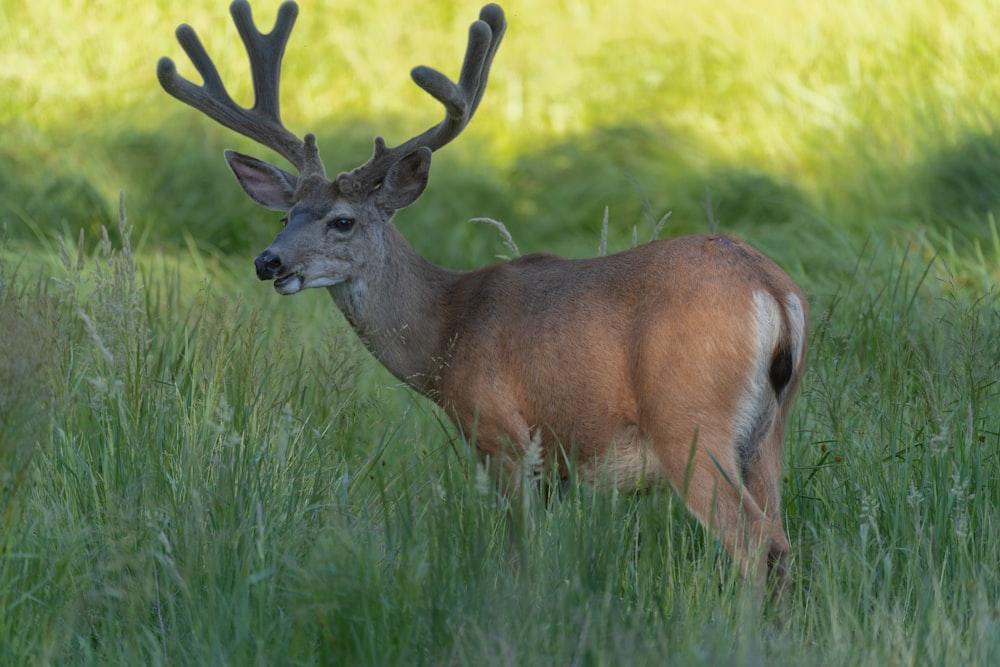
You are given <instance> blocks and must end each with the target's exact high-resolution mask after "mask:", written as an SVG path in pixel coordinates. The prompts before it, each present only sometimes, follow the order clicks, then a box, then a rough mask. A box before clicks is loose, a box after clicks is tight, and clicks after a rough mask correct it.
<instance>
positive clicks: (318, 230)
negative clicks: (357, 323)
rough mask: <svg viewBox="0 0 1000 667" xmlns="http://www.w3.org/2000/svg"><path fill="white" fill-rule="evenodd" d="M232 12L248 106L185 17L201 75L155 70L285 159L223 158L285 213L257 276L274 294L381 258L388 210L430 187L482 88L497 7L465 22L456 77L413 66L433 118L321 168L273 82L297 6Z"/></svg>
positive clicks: (164, 62) (310, 138) (177, 90)
mask: <svg viewBox="0 0 1000 667" xmlns="http://www.w3.org/2000/svg"><path fill="white" fill-rule="evenodd" d="M230 13H231V14H232V16H233V21H234V23H235V24H236V28H237V30H238V31H239V34H240V37H241V38H242V40H243V43H244V45H245V46H246V50H247V54H248V55H249V57H250V69H251V74H252V77H253V87H254V105H253V107H251V108H249V109H248V108H245V107H242V106H240V105H238V104H237V103H236V102H235V101H234V100H233V99H232V97H230V95H229V93H228V92H227V91H226V88H225V85H224V84H223V83H222V80H221V78H220V77H219V73H218V70H217V69H216V67H215V65H214V64H213V63H212V60H211V58H209V56H208V54H207V53H206V51H205V49H204V47H203V46H202V44H201V41H200V40H199V39H198V36H197V34H196V33H195V31H194V29H193V28H191V27H190V26H188V25H182V26H180V27H179V28H178V29H177V39H178V41H179V42H180V44H181V46H182V47H183V48H184V50H185V51H186V52H187V54H188V56H189V57H190V58H191V62H192V63H193V64H194V66H195V68H196V69H197V70H198V72H199V73H200V74H201V76H202V79H203V84H202V85H201V86H198V85H196V84H194V83H192V82H191V81H188V80H187V79H184V78H183V77H181V76H180V75H179V74H178V73H177V69H176V67H175V66H174V63H173V61H172V60H170V59H169V58H162V59H161V60H160V62H159V64H158V67H157V76H158V78H159V80H160V84H161V85H162V86H163V88H164V89H165V90H166V91H167V92H168V93H170V94H171V95H173V96H174V97H176V98H177V99H179V100H180V101H182V102H184V103H186V104H188V105H190V106H192V107H194V108H195V109H198V110H199V111H202V112H203V113H205V114H206V115H208V116H209V117H211V118H212V119H214V120H216V121H217V122H219V123H221V124H222V125H224V126H225V127H228V128H230V129H232V130H235V131H236V132H239V133H240V134H243V135H244V136H247V137H250V138H251V139H253V140H255V141H257V142H258V143H260V144H262V145H264V146H266V147H268V148H271V149H272V150H274V151H276V152H277V153H278V154H279V155H281V156H282V157H284V158H285V159H286V160H288V161H289V162H290V163H291V164H292V166H294V167H295V169H296V170H297V171H298V175H295V174H293V173H290V172H288V171H285V170H284V169H281V168H279V167H277V166H275V165H272V164H270V163H267V162H264V161H262V160H258V159H256V158H253V157H250V156H248V155H243V154H241V153H237V152H235V151H228V150H227V151H226V160H227V162H228V163H229V166H230V168H231V169H232V170H233V173H234V174H235V175H236V178H237V180H238V181H239V183H240V185H241V186H242V188H243V190H244V191H245V192H246V193H247V195H249V196H250V198H251V199H253V200H254V201H255V202H257V203H258V204H260V205H262V206H265V207H267V208H270V209H273V210H276V211H282V212H284V213H285V217H284V219H283V220H284V222H285V227H284V229H283V230H282V231H281V232H280V233H279V234H278V235H277V237H276V238H275V239H274V241H272V243H271V245H270V246H268V248H267V249H265V250H264V251H263V252H262V253H260V255H258V256H257V258H256V260H255V261H254V265H255V267H256V270H257V276H258V277H259V278H260V279H261V280H274V288H275V289H276V290H277V291H278V292H279V293H281V294H295V293H296V292H299V291H301V290H303V289H306V288H309V287H334V286H337V285H341V284H345V283H349V282H351V281H352V280H354V279H355V278H356V277H357V274H358V272H359V271H363V270H364V269H365V267H366V265H368V264H371V263H375V264H376V265H377V264H378V263H379V262H378V261H377V259H375V258H377V257H380V256H384V255H385V253H386V252H387V251H388V249H389V248H390V245H391V244H390V243H389V242H387V240H386V239H387V234H392V233H393V232H392V231H391V230H390V229H388V223H389V221H390V220H391V219H392V216H393V214H394V213H395V212H396V211H397V210H399V209H401V208H403V207H405V206H408V205H410V204H412V203H413V202H414V201H415V200H416V199H417V198H418V197H419V196H420V195H421V194H422V193H423V191H424V188H425V187H426V186H427V178H428V173H429V171H430V164H431V154H432V152H433V151H435V150H437V149H439V148H441V147H442V146H444V145H446V144H447V143H449V142H450V141H451V140H452V139H454V138H455V137H457V136H458V135H459V134H460V133H461V132H462V130H463V129H465V126H466V125H467V124H468V123H469V121H470V120H471V119H472V116H473V114H475V112H476V108H477V107H478V106H479V102H480V100H481V99H482V96H483V92H484V91H485V90H486V83H487V78H488V75H489V69H490V65H491V63H492V61H493V57H494V55H495V54H496V50H497V47H498V46H499V45H500V40H501V39H502V38H503V34H504V31H505V29H506V20H505V18H504V13H503V10H502V9H501V8H500V7H499V6H497V5H494V4H491V5H486V6H485V7H483V9H482V11H481V12H480V15H479V20H478V21H476V22H474V23H473V24H472V26H471V27H470V28H469V43H468V48H467V49H466V53H465V60H464V62H463V63H462V69H461V73H460V75H459V78H458V82H457V83H455V82H453V81H451V80H450V79H449V78H448V77H446V76H445V75H443V74H441V73H440V72H438V71H437V70H434V69H431V68H429V67H416V68H414V69H413V71H412V72H411V76H412V78H413V81H414V82H415V83H416V84H417V85H418V86H420V87H421V88H422V89H423V90H425V91H427V92H428V93H429V94H430V95H431V97H433V98H434V99H436V100H438V101H439V102H440V103H441V104H442V105H444V108H445V117H444V120H442V121H441V122H440V123H439V124H438V125H435V126H434V127H431V128H429V129H427V130H426V131H425V132H423V133H421V134H419V135H417V136H414V137H412V138H411V139H409V140H408V141H406V142H404V143H402V144H400V145H398V146H396V147H393V148H389V147H388V146H387V145H386V143H385V141H384V140H383V139H382V137H377V138H376V139H375V149H374V153H373V154H372V157H371V158H370V159H369V160H368V161H367V162H365V163H364V164H363V165H361V166H359V167H357V168H355V169H353V170H351V171H349V172H344V173H341V174H339V175H338V176H337V177H336V178H334V179H332V180H331V179H328V178H327V177H326V169H325V168H324V166H323V162H322V160H321V159H320V156H319V149H318V148H317V146H316V137H315V136H314V135H313V134H306V135H305V137H304V138H302V139H300V138H298V137H297V136H295V135H294V134H292V133H291V132H290V131H289V130H288V129H287V128H286V127H285V126H284V124H283V123H282V121H281V114H280V111H279V109H280V106H279V97H278V88H279V81H280V76H281V60H282V56H283V55H284V51H285V45H286V44H287V42H288V37H289V35H290V34H291V31H292V27H293V25H294V23H295V18H296V16H297V15H298V6H297V5H296V4H295V3H294V2H285V3H284V4H282V5H281V7H280V8H279V10H278V18H277V21H276V22H275V25H274V29H273V30H272V31H271V32H270V33H268V34H262V33H261V32H260V31H258V30H257V27H256V25H255V24H254V21H253V16H252V14H251V11H250V5H249V3H248V2H246V0H236V1H235V2H233V3H232V5H231V6H230Z"/></svg>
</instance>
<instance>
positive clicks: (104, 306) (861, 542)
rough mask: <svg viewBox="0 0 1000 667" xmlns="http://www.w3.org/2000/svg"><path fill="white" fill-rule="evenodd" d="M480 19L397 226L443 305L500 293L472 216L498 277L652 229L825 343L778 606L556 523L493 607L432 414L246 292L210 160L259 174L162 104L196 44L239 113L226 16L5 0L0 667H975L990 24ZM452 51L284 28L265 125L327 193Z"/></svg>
mask: <svg viewBox="0 0 1000 667" xmlns="http://www.w3.org/2000/svg"><path fill="white" fill-rule="evenodd" d="M277 5H278V3H277V2H274V1H273V0H267V1H266V2H265V1H263V0H262V1H260V2H256V3H254V10H255V15H256V17H257V19H258V22H259V24H260V25H262V26H265V29H267V28H268V27H269V26H270V25H271V22H272V21H273V18H274V15H275V12H276V8H277ZM504 7H505V9H506V10H507V15H508V22H509V28H508V33H507V37H506V38H505V41H504V44H503V45H502V46H501V48H500V51H499V54H498V56H497V59H496V61H495V63H494V67H493V74H492V76H491V80H490V87H489V89H488V90H487V93H486V96H485V98H484V100H483V103H482V106H481V108H480V110H479V112H478V114H477V116H476V118H475V119H474V120H473V122H472V124H471V125H470V127H469V128H468V129H467V130H466V132H465V133H464V134H463V136H462V137H461V138H460V139H458V140H457V141H456V142H455V144H453V145H451V146H449V147H447V148H446V149H444V150H442V151H441V152H440V154H438V155H435V158H434V168H433V170H432V174H431V183H430V186H429V188H428V190H427V192H426V193H425V194H424V195H423V197H422V198H421V200H420V201H418V202H417V203H416V204H414V205H413V206H411V207H410V208H408V209H406V210H404V211H401V212H400V213H399V215H398V216H397V223H398V225H399V227H400V229H401V230H402V231H403V233H404V235H405V236H406V237H407V238H408V239H409V240H410V242H411V243H412V244H413V245H414V247H415V248H417V250H418V251H420V252H421V253H422V254H424V255H425V256H427V257H429V258H430V259H432V260H434V261H436V262H438V263H441V264H444V265H447V266H450V267H453V268H472V267H475V266H481V265H483V264H486V263H488V262H491V261H495V259H496V257H497V256H498V255H504V254H508V255H509V254H510V253H511V251H510V249H509V248H507V247H506V246H505V244H504V242H503V239H502V238H501V237H500V235H498V234H497V232H496V230H495V229H494V228H492V227H490V226H487V225H482V224H472V223H470V222H469V221H470V219H472V218H478V217H489V218H493V219H496V220H501V221H503V222H504V223H505V225H506V226H507V228H508V229H509V230H510V232H511V234H512V235H513V237H514V240H515V241H516V243H517V245H518V248H519V250H520V251H521V252H524V253H527V252H532V251H540V250H545V251H550V252H556V253H559V254H563V255H566V256H575V257H581V256H588V255H594V254H597V253H598V252H599V251H602V249H603V248H606V249H607V251H609V252H613V251H616V250H621V249H624V248H627V247H629V246H630V245H632V244H633V243H636V242H645V241H646V240H648V239H649V238H650V237H651V235H652V234H653V233H654V228H656V226H657V223H659V222H660V221H664V225H663V228H662V230H660V232H659V235H660V236H661V237H667V236H674V235H680V234H687V233H698V232H705V231H709V230H719V231H725V232H730V233H734V234H737V235H739V236H741V237H743V238H745V239H747V240H748V241H749V242H750V243H751V244H753V245H755V246H756V247H758V248H760V249H761V250H763V251H765V252H766V253H767V254H768V255H770V256H771V257H772V258H774V259H775V260H776V261H777V262H778V263H779V264H780V265H781V266H782V267H784V268H785V269H786V270H787V271H788V272H789V274H790V275H791V276H792V277H793V278H794V279H795V280H796V281H797V282H798V283H799V284H800V285H801V286H802V287H803V289H804V291H805V292H806V294H807V296H808V298H809V300H810V305H811V309H812V333H811V337H810V349H809V369H808V371H807V374H806V376H805V379H804V382H803V387H802V391H801V395H800V397H799V401H798V403H797V406H796V409H795V411H794V414H793V417H792V420H791V424H790V428H789V435H788V438H787V442H786V451H785V481H784V482H785V483H784V510H785V521H786V529H787V532H788V534H789V537H790V540H791V542H792V554H793V555H792V571H793V582H792V585H791V589H790V591H789V595H788V599H787V600H786V605H785V607H784V608H783V609H778V608H774V607H773V606H770V605H766V606H765V608H764V609H763V611H758V610H756V609H754V608H753V607H752V606H749V605H747V604H745V602H744V600H743V598H742V597H741V596H740V594H739V582H738V580H737V577H736V576H735V573H734V572H733V569H732V567H731V563H730V561H729V559H728V557H727V555H726V554H725V552H724V550H723V549H722V548H721V546H720V545H719V544H718V542H717V541H716V540H715V539H714V538H712V537H711V536H710V535H707V534H706V533H705V531H704V530H703V529H702V528H701V527H700V526H699V525H698V524H697V523H696V522H694V521H693V520H692V519H691V518H690V517H689V516H688V515H687V513H686V511H685V510H684V508H683V506H682V503H680V502H679V501H678V500H676V498H674V497H673V496H672V495H671V494H670V493H669V492H668V491H666V490H663V491H659V492H651V493H646V494H640V495H633V494H628V493H614V492H609V491H601V490H595V489H591V488H588V487H585V486H575V485H571V486H569V488H567V489H566V491H565V492H564V493H562V494H560V495H558V496H556V497H553V498H551V499H550V500H549V501H548V502H546V503H538V504H536V505H535V506H534V507H533V508H532V509H531V510H530V512H528V513H527V514H526V515H524V516H522V517H521V519H520V520H519V521H517V522H516V524H515V525H514V527H513V528H512V529H511V530H513V531H514V537H515V540H516V541H517V543H518V545H519V553H520V554H521V556H520V561H519V566H518V567H516V568H515V567H513V566H512V564H511V562H510V552H509V540H508V533H507V531H508V527H507V523H506V511H505V508H504V506H503V502H502V501H500V500H499V499H497V498H496V496H495V494H494V493H493V491H492V489H491V488H490V486H489V484H488V483H487V482H486V481H485V479H484V474H483V471H482V470H481V469H480V467H479V464H478V462H477V461H476V460H475V457H474V456H473V455H472V454H471V453H470V452H469V451H468V449H467V447H466V446H465V444H464V443H463V442H462V441H461V439H460V438H459V437H458V435H457V434H456V433H455V432H454V431H453V430H452V429H451V428H450V427H449V426H448V425H447V423H446V420H445V419H444V417H443V415H442V414H441V413H440V412H439V411H437V410H436V409H435V408H434V407H433V406H431V405H430V404H429V403H428V402H426V401H424V400H423V399H420V398H418V397H416V396H415V395H414V394H412V393H411V392H410V391H408V390H407V389H406V388H404V387H402V386H401V385H400V384H399V383H398V382H397V381H395V380H394V379H393V378H392V377H391V376H390V375H389V374H388V373H386V372H385V371H384V370H383V369H381V368H380V367H379V366H378V364H377V362H375V361H374V360H373V359H372V358H371V357H370V356H368V354H367V352H365V350H364V349H363V348H362V346H361V345H360V344H359V343H358V341H357V340H356V339H355V338H354V335H353V333H352V332H351V331H350V330H349V328H348V327H347V325H346V324H345V322H344V321H343V319H342V317H341V316H340V315H339V313H337V312H336V311H335V309H334V307H333V305H332V303H331V302H330V299H329V297H328V296H327V295H326V294H325V293H323V292H322V291H321V290H313V291H310V292H307V293H305V294H302V295H298V296H295V297H293V298H283V297H279V296H278V295H277V294H275V293H274V292H273V290H272V289H271V288H270V286H269V285H266V284H263V283H259V282H258V281H257V280H256V278H255V277H254V275H253V267H252V259H253V257H254V255H255V254H256V253H257V252H259V251H260V250H261V249H263V248H264V247H265V246H266V245H267V244H268V243H269V241H270V239H271V238H272V236H273V234H274V233H275V232H276V230H277V229H278V227H279V224H278V220H277V218H278V217H279V215H278V214H275V213H272V212H268V211H265V210H263V209H261V208H259V207H256V206H255V205H254V204H253V203H252V202H250V201H249V200H248V199H247V198H246V197H245V196H244V195H243V193H242V192H241V191H240V190H239V188H238V186H237V185H236V183H235V181H234V180H233V179H232V177H231V175H230V173H229V171H228V168H227V167H226V165H225V164H224V161H223V159H222V149H223V148H226V147H231V148H235V149H237V150H241V151H244V152H247V153H250V154H254V155H258V156H260V157H263V158H266V159H276V158H274V156H273V155H269V154H268V153H267V151H265V150H263V149H259V148H257V147H256V146H254V145H253V144H251V143H250V142H249V141H247V140H243V139H241V138H238V137H236V136H234V135H233V134H232V133H231V132H229V131H227V130H224V129H221V128H219V127H217V126H215V125H214V124H213V123H212V122H211V121H209V120H208V119H206V118H204V117H202V116H201V115H199V114H198V113H196V112H194V111H193V110H191V109H189V108H187V107H184V106H183V105H182V104H180V103H179V102H176V101H175V100H173V99H172V98H169V97H168V96H167V95H166V94H165V93H163V91H162V90H160V88H159V86H158V84H157V82H156V77H155V64H156V61H157V59H158V58H159V57H160V56H163V55H169V56H170V57H172V58H173V59H174V60H175V61H176V62H177V63H178V65H179V67H180V70H181V72H182V74H185V75H188V76H193V73H192V72H191V69H192V68H191V67H190V65H189V64H188V63H187V61H186V56H185V55H184V53H183V51H182V50H181V48H180V47H179V46H178V45H177V43H176V41H175V39H174V37H173V30H174V28H175V27H176V25H178V24H179V23H182V22H187V23H191V24H192V25H193V26H194V27H195V28H196V29H197V30H198V32H199V35H200V36H201V37H202V39H203V40H204V42H205V44H206V47H207V48H208V51H209V53H210V54H211V55H212V56H213V58H214V59H215V61H216V63H217V64H219V67H220V71H221V73H222V76H223V79H224V80H225V81H226V82H227V83H229V85H230V89H231V90H232V91H233V92H234V96H235V97H236V98H237V99H239V100H246V99H247V98H248V96H249V95H250V94H251V89H250V79H249V73H248V69H247V66H246V62H245V54H244V52H243V50H242V46H241V45H240V43H239V39H238V36H237V35H236V32H235V29H234V28H233V26H232V23H231V20H230V18H229V16H228V12H227V3H225V2H217V3H215V2H213V3H205V2H200V3H194V2H188V1H187V0H185V1H184V2H165V1H161V0H156V1H154V2H148V3H141V4H138V5H137V4H136V3H119V2H110V1H105V0H96V1H92V2H86V3H85V2H78V1H76V0H60V1H58V2H55V1H45V0H41V1H35V2H28V1H27V0H0V86H2V89H3V91H4V94H3V95H2V96H0V229H2V241H0V243H2V245H0V664H5V665H6V664H11V665H14V664H43V665H44V664H74V665H77V664H78V665H90V664H93V665H106V664H122V665H133V664H147V665H166V664H171V665H175V664H197V665H208V664H213V665H214V664H217V665H230V664H231V665H248V664H260V665H278V664H289V665H314V664H335V665H418V664H420V665H467V664H478V665H519V666H520V665H624V664H628V665H646V664H663V663H666V664H679V665H719V664H732V665H757V664H787V665H800V664H808V663H817V662H820V663H821V664H824V665H868V664H878V665H923V664H933V665H988V664H1000V575H998V569H1000V568H998V565H1000V485H998V483H997V480H998V478H1000V342H998V341H1000V298H998V293H997V283H998V281H1000V224H998V223H997V221H996V219H995V217H994V213H995V212H996V210H997V209H998V207H1000V206H998V205H1000V138H998V136H997V132H996V128H997V120H996V118H995V110H996V109H998V108H1000V85H998V82H997V81H996V80H995V71H996V63H997V61H998V59H1000V36H998V33H997V32H996V30H995V20H996V16H997V10H998V9H1000V6H998V5H997V3H996V2H994V1H993V0H965V1H962V2H959V1H957V0H956V1H946V0H927V1H926V2H909V1H908V0H877V1H875V2H870V1H865V2H863V1H861V0H843V1H841V2H827V1H826V0H823V1H821V2H813V3H786V2H781V1H779V0H754V1H746V0H744V1H739V0H719V1H717V2H714V3H710V4H709V3H704V5H701V4H697V5H695V4H694V3H685V2H679V1H675V0H635V1H634V2H631V3H628V4H627V6H625V5H624V4H623V3H606V2H605V3H599V2H596V1H593V0H577V1H575V2H564V1H556V2H550V3H546V4H545V6H544V7H538V6H536V3H529V2H519V1H514V2H507V3H504ZM477 11H478V4H475V3H446V2H428V3H422V4H419V5H418V4H411V5H402V6H401V5H399V3H390V2H387V1H386V0H372V2H369V3H365V4H359V3H346V2H339V3H338V2H335V1H334V0H329V1H327V0H316V1H311V0H304V1H303V2H302V3H301V12H300V16H299V21H298V24H297V26H296V29H295V31H294V32H293V34H292V37H291V42H290V44H289V47H288V50H287V52H286V56H285V60H286V66H285V69H284V72H283V75H282V83H283V88H284V89H283V96H282V103H283V118H284V119H285V122H286V123H287V124H288V125H289V127H290V128H291V129H293V131H296V132H299V133H301V132H305V131H313V132H316V133H317V135H318V136H319V137H320V147H321V150H322V153H323V155H324V159H325V161H326V164H327V166H328V169H329V170H331V171H336V170H338V169H347V168H350V167H352V166H354V165H356V164H359V163H360V162H362V161H364V160H365V159H366V158H367V156H368V155H369V152H370V150H371V141H372V138H373V136H374V135H375V134H383V135H384V136H386V138H387V139H388V141H389V142H390V144H393V143H398V142H399V141H401V140H403V139H405V138H406V137H408V136H410V135H411V134H414V133H416V132H417V131H420V130H422V129H424V128H425V127H426V126H428V125H430V124H432V123H434V122H436V121H437V120H438V116H439V113H440V107H439V105H437V103H436V102H433V101H432V100H429V99H426V96H425V95H424V93H422V92H421V91H419V90H418V89H417V88H416V87H415V86H414V85H413V84H412V83H410V82H409V81H408V80H407V79H408V74H407V73H408V71H409V69H410V68H411V67H412V66H414V65H417V64H428V65H431V66H434V67H438V68H440V69H442V70H443V71H444V72H446V73H448V74H451V75H453V74H454V73H455V72H454V70H455V69H456V68H457V67H458V64H459V59H460V58H461V54H462V50H463V49H464V44H465V33H466V29H467V25H468V23H469V22H470V21H471V20H472V19H473V18H474V17H475V15H476V12H477ZM668 214H669V215H668ZM605 217H606V219H607V229H606V241H602V236H603V235H605V232H604V231H602V224H603V221H604V220H605ZM650 288H651V289H655V288H656V286H653V285H651V286H650Z"/></svg>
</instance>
